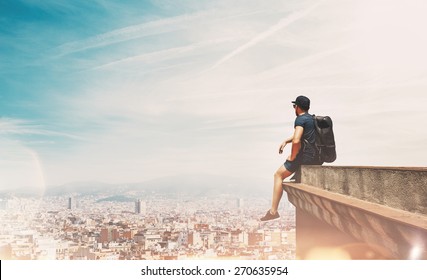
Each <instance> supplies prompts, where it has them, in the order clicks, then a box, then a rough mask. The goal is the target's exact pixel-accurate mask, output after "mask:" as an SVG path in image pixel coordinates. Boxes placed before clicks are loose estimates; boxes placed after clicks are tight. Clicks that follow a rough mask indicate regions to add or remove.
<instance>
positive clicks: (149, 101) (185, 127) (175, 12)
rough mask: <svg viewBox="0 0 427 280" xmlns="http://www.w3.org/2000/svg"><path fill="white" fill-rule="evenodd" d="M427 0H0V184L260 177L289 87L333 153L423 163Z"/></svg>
mask: <svg viewBox="0 0 427 280" xmlns="http://www.w3.org/2000/svg"><path fill="white" fill-rule="evenodd" d="M426 12H427V3H425V1H421V0H414V1H409V2H402V1H385V0H374V1H367V0H362V1H356V0H347V1H338V0H325V1H314V0H313V1H296V0H289V1H278V0H277V1H276V0H273V1H268V3H266V2H265V1H233V2H232V3H230V1H225V0H222V1H220V0H219V1H195V0H194V1H192V0H189V1H180V3H177V2H175V1H169V0H153V1H132V0H130V1H108V2H106V1H102V0H96V1H90V2H83V3H82V2H73V1H65V0H59V1H57V0H55V1H54V0H46V1H41V2H33V1H25V0H22V1H3V2H1V3H0V23H1V24H0V41H1V42H2V43H1V44H0V65H1V66H0V71H1V75H0V101H1V102H0V190H4V189H10V188H20V187H29V188H35V189H38V190H43V189H45V188H46V187H47V186H57V185H63V184H66V183H69V182H75V181H100V182H108V183H114V184H117V183H130V182H140V181H148V180H153V179H157V178H163V177H169V176H180V175H183V174H212V175H218V176H230V177H236V178H246V177H254V178H257V179H260V180H265V182H266V188H269V189H271V187H272V186H271V185H270V184H272V176H273V173H274V171H275V170H276V169H277V167H278V166H279V165H280V164H282V163H283V161H284V159H285V157H286V156H287V155H288V154H289V152H290V146H288V147H286V150H285V152H284V155H279V154H278V147H279V144H280V143H281V142H282V141H283V140H284V139H285V138H287V137H289V136H290V135H291V133H292V131H293V121H294V118H295V115H294V111H293V108H292V106H291V101H292V100H294V99H295V97H296V96H298V95H300V94H302V95H306V96H308V97H309V98H310V99H311V101H312V106H311V110H310V113H313V114H316V115H329V116H331V117H332V119H333V121H334V132H335V136H336V143H337V154H338V158H337V160H336V162H334V163H333V165H358V166H360V165H374V166H427V161H426V158H427V151H426V149H425V144H424V143H426V142H427V131H426V130H423V129H422V127H423V126H422V124H423V122H424V120H425V119H427V118H426V117H427V111H426V109H425V104H427V94H426V90H427V54H426V53H425V50H426V49H427V38H426V37H425V36H423V35H422V34H424V29H425V26H426V25H427V18H425V14H426Z"/></svg>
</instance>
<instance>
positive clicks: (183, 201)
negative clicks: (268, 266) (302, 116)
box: [0, 191, 296, 260]
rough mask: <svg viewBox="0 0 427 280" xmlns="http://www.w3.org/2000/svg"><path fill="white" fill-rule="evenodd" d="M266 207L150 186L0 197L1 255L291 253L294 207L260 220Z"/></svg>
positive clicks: (270, 256) (249, 199)
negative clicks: (120, 191) (118, 190)
mask: <svg viewBox="0 0 427 280" xmlns="http://www.w3.org/2000/svg"><path fill="white" fill-rule="evenodd" d="M129 194H132V195H129ZM138 196H139V197H138ZM268 205H269V200H268V198H267V196H265V197H260V196H257V195H253V196H246V197H244V198H241V197H237V196H235V195H230V194H219V195H211V196H189V195H185V197H184V196H182V195H172V194H166V195H165V194H164V193H160V192H155V191H150V192H149V193H147V192H140V193H135V192H125V193H123V194H120V195H117V194H113V195H112V194H108V193H102V192H100V193H95V194H77V193H74V194H73V195H70V194H67V195H64V194H62V195H47V194H46V195H43V196H42V197H39V198H35V197H25V196H21V197H18V196H11V195H9V196H8V197H7V196H3V198H0V223H1V224H0V259H11V260H192V259H194V260H197V259H236V260H240V259H244V260H246V259H248V260H254V259H255V260H256V259H260V260H274V259H295V243H296V241H295V238H296V237H295V208H294V207H293V206H292V205H291V204H289V202H288V201H287V199H285V198H284V199H283V203H282V205H281V209H280V213H281V218H280V219H279V220H276V221H271V222H268V223H262V222H260V221H259V218H260V216H261V215H262V214H264V212H265V210H266V209H268Z"/></svg>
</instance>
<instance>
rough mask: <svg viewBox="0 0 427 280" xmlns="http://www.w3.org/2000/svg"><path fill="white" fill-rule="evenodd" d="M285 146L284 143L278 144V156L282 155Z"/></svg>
mask: <svg viewBox="0 0 427 280" xmlns="http://www.w3.org/2000/svg"><path fill="white" fill-rule="evenodd" d="M286 144H288V143H287V142H286V141H285V142H283V143H282V144H280V147H279V154H281V153H283V149H284V148H285V147H286Z"/></svg>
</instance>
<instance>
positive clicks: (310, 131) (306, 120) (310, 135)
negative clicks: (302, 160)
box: [294, 113, 316, 154]
mask: <svg viewBox="0 0 427 280" xmlns="http://www.w3.org/2000/svg"><path fill="white" fill-rule="evenodd" d="M297 126H301V127H302V128H303V129H304V132H303V135H302V139H301V143H302V146H301V148H302V151H303V152H304V153H310V154H314V153H315V150H314V149H313V148H312V147H314V144H315V141H316V134H315V130H314V129H315V128H314V120H313V116H312V115H310V114H309V113H305V114H303V115H300V116H298V117H297V118H296V119H295V125H294V127H297ZM304 140H307V141H308V143H310V144H311V145H307V146H306V145H305V141H304ZM300 151H301V150H300ZM298 154H300V153H298Z"/></svg>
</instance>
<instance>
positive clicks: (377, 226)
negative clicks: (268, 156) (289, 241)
mask: <svg viewBox="0 0 427 280" xmlns="http://www.w3.org/2000/svg"><path fill="white" fill-rule="evenodd" d="M283 187H284V189H285V191H286V192H287V194H288V199H289V201H290V202H291V203H292V204H294V205H295V206H296V207H297V210H303V211H304V212H306V213H308V214H310V215H312V216H314V217H316V218H317V219H318V220H319V221H321V222H323V223H326V224H328V225H330V226H332V227H333V228H336V229H337V230H339V231H341V233H342V234H345V235H348V236H350V237H352V238H353V239H354V240H357V241H358V242H362V243H364V244H369V245H370V247H371V248H375V249H372V250H373V251H375V252H374V253H375V258H380V259H410V258H417V259H419V258H421V259H427V217H425V216H423V215H417V214H413V213H410V212H405V211H402V210H397V209H393V208H389V207H386V206H382V205H376V204H374V203H370V202H366V201H362V200H359V199H355V198H351V197H346V196H344V195H340V194H334V193H331V192H328V191H325V190H320V189H318V188H316V187H312V186H309V185H306V184H293V183H284V185H283ZM298 230H299V228H298V217H297V250H298V244H299V243H300V242H302V243H304V242H305V241H304V240H298V234H299V233H298ZM341 233H340V234H341ZM311 234H312V235H315V236H317V238H319V239H321V238H324V237H321V236H319V229H318V226H317V228H314V227H313V228H311ZM340 234H331V231H328V235H330V236H328V237H329V238H332V239H336V238H341V239H342V237H338V235H340ZM352 243H355V242H352ZM341 245H343V246H344V245H349V244H341ZM318 246H322V244H318ZM414 250H418V252H417V253H416V254H417V255H416V256H415V255H414V253H413V252H414ZM358 258H363V257H358Z"/></svg>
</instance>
